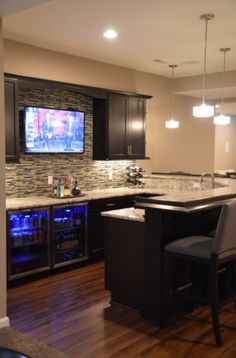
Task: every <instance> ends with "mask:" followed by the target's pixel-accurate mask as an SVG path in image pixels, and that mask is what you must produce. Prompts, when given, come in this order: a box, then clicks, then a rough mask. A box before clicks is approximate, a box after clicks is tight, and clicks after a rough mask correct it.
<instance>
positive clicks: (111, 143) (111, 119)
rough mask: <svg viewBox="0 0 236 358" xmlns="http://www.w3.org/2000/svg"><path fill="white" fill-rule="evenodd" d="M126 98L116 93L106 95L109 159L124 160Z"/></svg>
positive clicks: (125, 152) (125, 148)
mask: <svg viewBox="0 0 236 358" xmlns="http://www.w3.org/2000/svg"><path fill="white" fill-rule="evenodd" d="M126 98H127V96H125V95H122V94H117V93H109V95H108V152H109V155H108V156H109V159H126V158H127V145H126Z"/></svg>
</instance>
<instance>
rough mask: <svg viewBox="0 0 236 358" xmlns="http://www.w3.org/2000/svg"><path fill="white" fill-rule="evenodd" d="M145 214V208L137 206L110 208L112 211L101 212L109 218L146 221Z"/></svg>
mask: <svg viewBox="0 0 236 358" xmlns="http://www.w3.org/2000/svg"><path fill="white" fill-rule="evenodd" d="M144 214H145V210H143V209H136V208H125V209H117V210H110V211H103V212H102V213H101V215H102V216H105V217H109V218H114V219H124V220H132V221H140V222H144V221H145V220H144Z"/></svg>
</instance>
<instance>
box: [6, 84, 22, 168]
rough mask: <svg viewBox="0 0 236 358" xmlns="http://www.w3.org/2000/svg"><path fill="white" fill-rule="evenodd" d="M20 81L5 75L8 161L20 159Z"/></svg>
mask: <svg viewBox="0 0 236 358" xmlns="http://www.w3.org/2000/svg"><path fill="white" fill-rule="evenodd" d="M17 94H18V82H17V79H14V78H8V77H5V133H6V161H7V162H17V161H18V160H19V143H18V141H19V119H18V100H17Z"/></svg>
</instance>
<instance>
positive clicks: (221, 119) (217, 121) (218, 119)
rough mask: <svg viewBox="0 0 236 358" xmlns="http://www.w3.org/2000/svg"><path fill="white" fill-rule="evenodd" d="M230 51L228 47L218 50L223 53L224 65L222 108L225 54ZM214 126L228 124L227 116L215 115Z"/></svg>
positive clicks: (222, 102) (222, 101)
mask: <svg viewBox="0 0 236 358" xmlns="http://www.w3.org/2000/svg"><path fill="white" fill-rule="evenodd" d="M230 50H231V49H230V48H229V47H223V48H220V51H221V52H223V53H224V64H223V81H222V82H223V84H222V98H221V106H222V108H223V104H224V90H225V88H224V86H225V63H226V53H227V52H228V51H230ZM214 124H218V125H222V126H224V125H227V124H230V117H229V116H225V115H224V114H222V113H221V114H217V115H216V116H215V117H214Z"/></svg>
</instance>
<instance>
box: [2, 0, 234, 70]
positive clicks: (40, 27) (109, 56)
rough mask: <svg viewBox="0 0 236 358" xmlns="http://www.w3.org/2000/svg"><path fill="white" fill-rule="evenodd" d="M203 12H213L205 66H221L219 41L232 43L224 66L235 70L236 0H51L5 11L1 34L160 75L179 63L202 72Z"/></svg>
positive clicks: (181, 68) (229, 45)
mask: <svg viewBox="0 0 236 358" xmlns="http://www.w3.org/2000/svg"><path fill="white" fill-rule="evenodd" d="M0 1H1V0H0ZM8 1H9V0H8ZM8 1H5V3H7V2H8ZM34 2H37V0H35V1H34ZM204 13H213V14H215V18H214V19H213V20H211V21H210V22H209V31H208V53H207V72H219V71H221V70H222V53H221V52H220V51H219V48H221V47H231V48H232V50H231V51H230V52H229V53H228V54H227V69H228V70H235V69H236V21H235V16H236V0H178V1H177V0H145V1H144V0H99V1H98V0H97V1H94V0H51V1H47V2H45V3H43V4H41V5H39V6H35V7H33V8H30V9H27V10H24V11H21V12H18V13H16V14H12V15H9V16H6V17H4V18H3V20H4V21H3V25H4V36H5V38H9V39H13V40H16V41H21V42H25V43H28V44H32V45H35V46H39V47H43V48H47V49H52V50H56V51H60V52H64V53H68V54H73V55H76V56H82V57H85V58H91V59H95V60H98V61H103V62H106V63H112V64H116V65H120V66H125V67H129V68H134V69H137V70H142V71H147V72H151V73H155V74H161V75H164V76H170V69H169V68H168V64H171V63H177V64H179V67H178V68H177V69H176V71H175V75H176V77H179V76H188V75H195V74H200V73H202V62H203V61H202V60H203V45H204V21H202V20H200V19H199V16H200V15H202V14H204ZM108 26H113V27H114V28H115V29H116V30H117V31H118V38H117V39H116V40H113V41H108V40H105V39H104V38H103V37H102V33H103V31H104V29H106V28H107V27H108ZM154 59H160V60H164V61H167V64H160V63H156V62H154V61H153V60H154ZM185 61H197V62H199V63H197V64H191V65H190V64H188V65H187V64H183V65H181V63H182V62H185Z"/></svg>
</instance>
